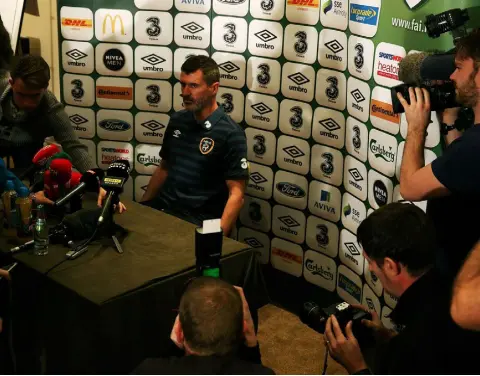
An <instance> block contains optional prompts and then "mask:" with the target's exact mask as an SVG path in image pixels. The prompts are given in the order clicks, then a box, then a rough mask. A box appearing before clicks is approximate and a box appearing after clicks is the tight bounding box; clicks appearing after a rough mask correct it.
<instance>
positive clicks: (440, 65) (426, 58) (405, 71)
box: [391, 8, 473, 124]
mask: <svg viewBox="0 0 480 376" xmlns="http://www.w3.org/2000/svg"><path fill="white" fill-rule="evenodd" d="M469 20H470V16H469V14H468V10H467V9H458V8H457V9H450V10H447V11H446V12H443V13H440V14H437V15H433V14H430V15H428V16H427V17H426V20H425V27H426V30H427V34H428V36H429V37H430V38H438V37H439V36H440V35H441V34H444V33H447V32H450V33H451V34H452V37H453V43H454V45H455V44H456V43H457V42H458V40H459V39H460V38H463V37H465V36H467V35H468V31H467V26H466V24H467V22H468V21H469ZM454 71H455V50H454V49H452V50H450V51H448V52H446V53H439V52H438V51H437V52H428V53H412V54H409V55H407V56H406V57H405V58H404V59H403V60H402V61H401V62H400V66H399V79H400V80H401V81H403V82H405V83H404V84H401V85H398V86H395V87H393V88H392V89H391V96H392V105H393V111H394V112H395V113H402V112H404V108H403V106H402V104H401V103H400V101H399V100H398V98H397V93H401V94H402V95H403V97H404V98H405V100H406V101H407V103H410V94H409V88H410V87H423V88H425V89H427V91H428V92H429V93H430V104H431V110H432V111H442V110H444V109H446V108H453V107H460V105H459V104H458V103H457V101H456V93H455V85H454V84H453V82H452V81H450V76H451V74H452V73H453V72H454ZM435 81H442V82H443V83H442V84H437V82H435ZM472 115H473V114H472V112H471V110H470V111H465V110H464V111H462V112H461V114H460V115H459V118H464V119H463V121H462V123H465V124H468V123H471V120H473V118H472Z"/></svg>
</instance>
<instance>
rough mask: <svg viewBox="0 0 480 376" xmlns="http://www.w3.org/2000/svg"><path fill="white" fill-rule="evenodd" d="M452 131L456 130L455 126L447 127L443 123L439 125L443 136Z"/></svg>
mask: <svg viewBox="0 0 480 376" xmlns="http://www.w3.org/2000/svg"><path fill="white" fill-rule="evenodd" d="M454 129H457V127H456V126H455V124H453V125H448V124H445V123H440V132H441V133H442V134H443V135H447V134H448V132H450V131H451V130H454Z"/></svg>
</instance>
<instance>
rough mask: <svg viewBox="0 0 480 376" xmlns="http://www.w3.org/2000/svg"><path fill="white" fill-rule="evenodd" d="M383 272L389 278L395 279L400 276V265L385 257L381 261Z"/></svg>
mask: <svg viewBox="0 0 480 376" xmlns="http://www.w3.org/2000/svg"><path fill="white" fill-rule="evenodd" d="M383 272H384V273H385V274H386V275H387V276H388V277H389V278H392V277H396V276H398V275H399V274H400V272H401V269H400V264H399V263H397V262H396V261H394V260H392V259H391V258H390V257H385V259H384V261H383Z"/></svg>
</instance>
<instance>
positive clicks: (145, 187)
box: [140, 184, 148, 192]
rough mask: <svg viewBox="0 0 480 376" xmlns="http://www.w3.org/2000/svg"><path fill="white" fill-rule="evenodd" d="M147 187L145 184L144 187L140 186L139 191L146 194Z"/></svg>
mask: <svg viewBox="0 0 480 376" xmlns="http://www.w3.org/2000/svg"><path fill="white" fill-rule="evenodd" d="M147 187H148V184H145V185H143V186H141V187H140V189H141V190H142V191H144V192H146V191H147Z"/></svg>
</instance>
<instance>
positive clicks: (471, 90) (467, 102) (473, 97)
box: [455, 72, 480, 108]
mask: <svg viewBox="0 0 480 376" xmlns="http://www.w3.org/2000/svg"><path fill="white" fill-rule="evenodd" d="M476 75H477V72H473V73H472V74H471V75H470V77H469V78H468V81H467V83H466V84H465V85H463V86H461V87H460V86H457V85H455V87H456V89H457V93H456V98H455V99H456V100H457V102H458V103H459V104H461V105H462V106H465V107H468V108H473V107H475V106H476V105H477V103H478V100H479V97H480V95H479V92H478V89H477V86H476V85H475V76H476Z"/></svg>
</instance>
